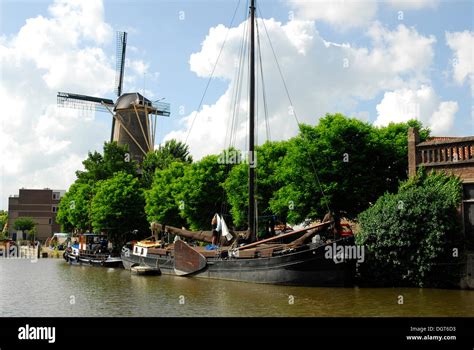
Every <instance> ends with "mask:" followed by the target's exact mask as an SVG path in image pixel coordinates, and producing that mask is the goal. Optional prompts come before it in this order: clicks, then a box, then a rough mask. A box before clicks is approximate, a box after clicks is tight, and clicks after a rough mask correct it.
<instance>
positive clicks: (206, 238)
mask: <svg viewBox="0 0 474 350" xmlns="http://www.w3.org/2000/svg"><path fill="white" fill-rule="evenodd" d="M156 225H158V226H156V227H159V228H160V229H159V231H161V232H168V233H171V234H174V235H178V236H180V237H185V238H191V239H195V240H197V241H202V242H207V243H212V231H188V230H185V229H181V228H177V227H173V226H166V225H163V224H159V223H156ZM242 232H247V231H242ZM242 232H239V231H236V232H234V234H235V235H237V234H239V233H242Z"/></svg>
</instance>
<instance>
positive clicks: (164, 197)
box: [145, 162, 189, 227]
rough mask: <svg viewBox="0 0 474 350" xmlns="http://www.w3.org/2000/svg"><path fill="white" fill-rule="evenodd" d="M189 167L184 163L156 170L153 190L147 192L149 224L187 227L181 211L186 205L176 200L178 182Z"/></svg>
mask: <svg viewBox="0 0 474 350" xmlns="http://www.w3.org/2000/svg"><path fill="white" fill-rule="evenodd" d="M187 166H189V165H186V163H183V162H174V163H171V165H169V166H168V167H167V168H165V169H157V170H156V173H155V175H154V179H153V184H152V186H151V189H149V190H148V191H146V192H145V198H146V206H145V212H146V215H147V219H148V221H149V222H152V221H157V222H160V223H163V224H167V225H170V226H175V227H181V226H183V225H186V220H184V219H183V217H182V216H181V215H180V209H179V208H180V206H181V207H182V206H183V205H184V203H179V202H178V201H177V199H176V198H177V194H178V187H177V184H178V181H179V180H180V178H181V177H183V175H184V170H185V168H186V167H187Z"/></svg>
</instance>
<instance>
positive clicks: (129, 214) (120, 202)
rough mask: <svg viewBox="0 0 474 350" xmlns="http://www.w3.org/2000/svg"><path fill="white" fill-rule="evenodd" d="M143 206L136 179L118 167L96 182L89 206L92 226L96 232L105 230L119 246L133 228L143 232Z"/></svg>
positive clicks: (146, 226) (144, 232) (116, 245)
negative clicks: (118, 169) (112, 174)
mask: <svg viewBox="0 0 474 350" xmlns="http://www.w3.org/2000/svg"><path fill="white" fill-rule="evenodd" d="M144 206H145V199H144V196H143V190H142V188H141V187H140V182H139V181H138V179H137V178H135V177H134V176H133V175H131V174H127V173H126V172H125V171H119V172H117V173H115V175H114V176H113V177H112V178H110V179H107V180H102V181H100V182H99V183H98V184H97V190H96V193H95V196H94V197H93V199H92V207H91V218H92V226H93V228H94V230H95V231H96V232H107V234H108V235H109V239H111V240H112V242H113V243H114V246H115V247H116V248H117V247H120V246H121V245H122V244H124V243H125V242H126V241H127V239H129V238H130V237H131V236H132V233H133V231H135V230H137V231H139V232H140V233H141V234H142V235H146V234H147V232H148V225H147V223H146V220H145V213H144V210H143V208H144Z"/></svg>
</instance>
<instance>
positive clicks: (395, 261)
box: [356, 171, 462, 286]
mask: <svg viewBox="0 0 474 350" xmlns="http://www.w3.org/2000/svg"><path fill="white" fill-rule="evenodd" d="M461 195H462V187H461V181H460V180H459V178H457V177H454V176H447V175H445V174H435V173H431V174H429V175H427V174H426V173H425V172H424V171H420V172H419V173H418V174H417V176H416V177H414V178H412V179H410V180H408V181H405V182H404V183H402V184H401V185H400V187H399V191H398V193H397V194H385V195H383V196H382V197H380V198H379V199H378V200H377V202H376V203H375V204H374V205H373V206H372V207H370V208H369V209H367V210H366V211H364V212H363V213H361V214H360V215H359V221H360V232H359V234H358V235H357V238H356V239H357V243H358V244H360V245H364V246H365V252H366V259H365V262H364V263H363V264H362V265H361V266H360V269H359V271H360V273H361V277H362V279H363V280H371V281H378V282H380V283H381V284H383V285H407V286H413V285H414V286H425V285H427V284H428V285H434V284H439V282H440V281H438V279H437V278H436V273H435V272H436V270H437V268H438V267H440V266H444V269H445V270H446V263H447V264H448V265H449V264H451V266H452V267H453V268H452V269H451V270H452V271H451V276H450V277H452V278H453V280H454V278H455V277H456V276H455V275H456V268H457V266H456V265H455V264H456V263H457V257H453V253H452V252H453V250H452V249H453V247H457V248H458V249H460V248H461V245H460V244H459V243H460V240H461V238H462V237H461V235H460V233H461V225H460V220H459V213H458V208H459V205H460V201H461ZM442 277H443V279H444V280H445V281H444V282H446V284H449V281H448V280H449V278H448V276H446V275H444V276H442ZM441 282H442V281H441Z"/></svg>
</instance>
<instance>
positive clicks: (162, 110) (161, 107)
mask: <svg viewBox="0 0 474 350" xmlns="http://www.w3.org/2000/svg"><path fill="white" fill-rule="evenodd" d="M151 107H152V109H154V112H155V113H156V114H157V115H161V116H162V117H169V116H170V114H171V108H170V104H169V103H166V102H153V104H152V106H151Z"/></svg>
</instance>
